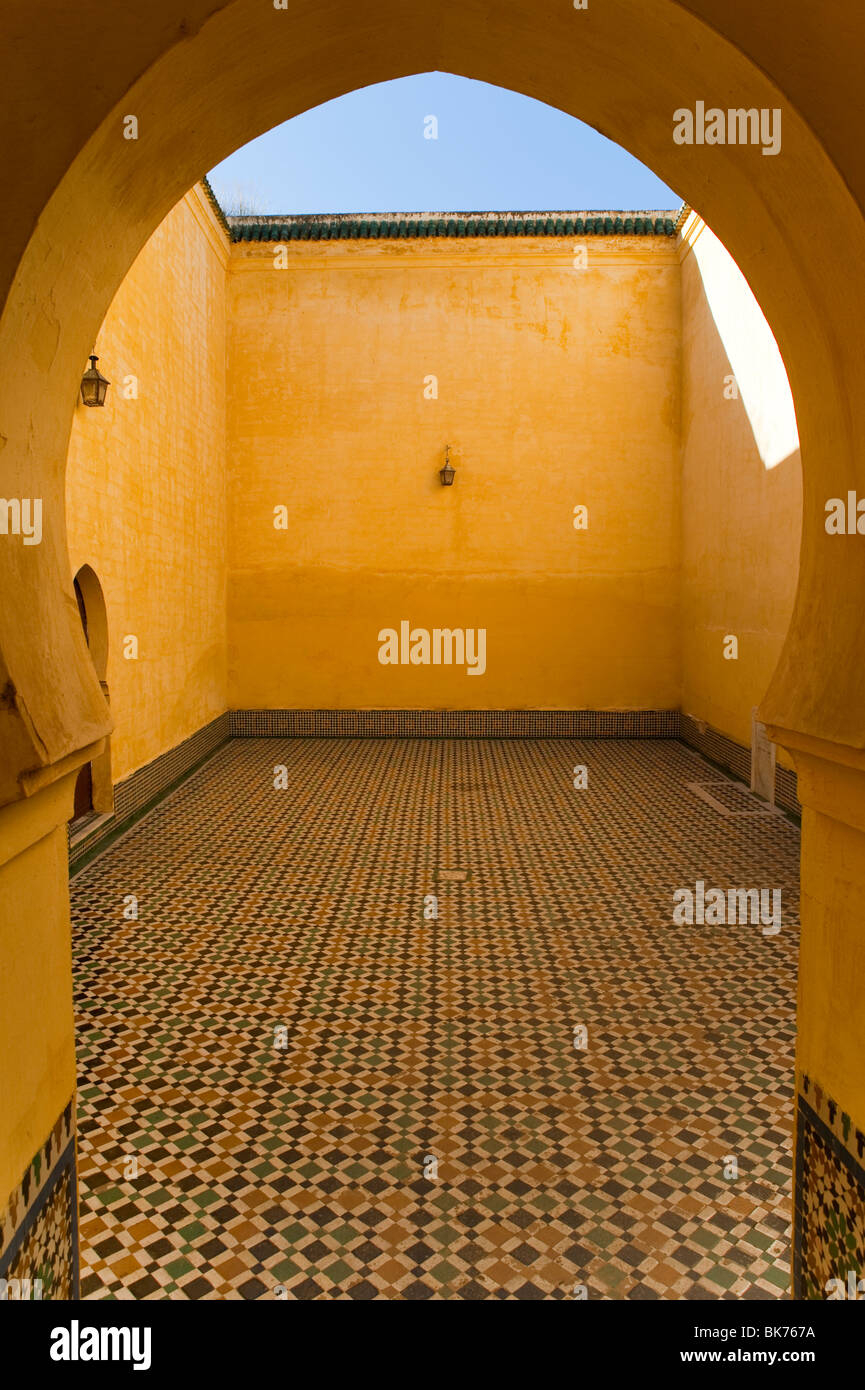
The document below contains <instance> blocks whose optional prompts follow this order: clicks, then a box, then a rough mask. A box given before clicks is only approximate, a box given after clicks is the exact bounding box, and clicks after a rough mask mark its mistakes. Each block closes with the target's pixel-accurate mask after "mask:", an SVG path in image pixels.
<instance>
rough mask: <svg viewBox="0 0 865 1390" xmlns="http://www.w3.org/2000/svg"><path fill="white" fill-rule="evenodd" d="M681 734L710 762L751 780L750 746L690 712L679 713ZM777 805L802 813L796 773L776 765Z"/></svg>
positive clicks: (786, 809) (680, 736) (683, 740)
mask: <svg viewBox="0 0 865 1390" xmlns="http://www.w3.org/2000/svg"><path fill="white" fill-rule="evenodd" d="M678 736H679V738H680V739H681V740H682V742H683V743H687V745H688V747H689V748H694V749H696V751H697V752H698V753H701V754H702V755H703V757H704V758H708V759H709V761H710V762H713V763H717V765H718V767H722V768H724V769H725V770H726V771H727V772H732V774H733V776H734V777H736V778H738V780H739V781H740V782H744V783H746V785H747V784H748V783H749V782H750V780H751V750H750V748H744V747H743V746H742V744H741V743H735V742H734V741H733V739H731V738H728V737H727V735H726V734H719V733H718V731H717V729H710V728H709V727H708V725H704V724H702V723H701V722H700V721H699V720H697V719H692V717H691V715H690V714H680V715H679V732H678ZM775 804H776V805H777V806H783V808H784V810H785V811H791V812H792V813H793V815H795V816H801V814H802V807H801V806H800V804H799V798H798V795H797V783H796V774H795V772H791V771H789V770H788V769H787V768H786V767H778V766H776V767H775Z"/></svg>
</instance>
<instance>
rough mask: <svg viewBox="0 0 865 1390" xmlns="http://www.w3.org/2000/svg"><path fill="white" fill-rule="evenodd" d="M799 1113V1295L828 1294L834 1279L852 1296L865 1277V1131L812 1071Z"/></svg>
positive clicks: (801, 1093) (803, 1080) (802, 1091)
mask: <svg viewBox="0 0 865 1390" xmlns="http://www.w3.org/2000/svg"><path fill="white" fill-rule="evenodd" d="M806 1096H807V1097H808V1099H806ZM809 1101H810V1104H809ZM797 1118H798V1123H797V1130H796V1208H797V1212H798V1215H799V1220H798V1223H797V1231H796V1251H795V1260H794V1267H795V1288H796V1297H797V1298H806V1299H818V1300H823V1299H825V1298H826V1297H827V1293H828V1292H829V1287H827V1286H828V1281H829V1280H830V1279H840V1280H841V1283H842V1285H843V1287H844V1289H845V1291H846V1296H848V1297H849V1293H850V1289H851V1286H853V1285H858V1283H859V1281H860V1280H862V1279H865V1168H863V1164H862V1159H863V1150H865V1135H863V1133H862V1131H861V1130H856V1129H854V1127H853V1125H852V1124H851V1121H850V1116H849V1115H846V1114H844V1113H843V1112H842V1111H841V1109H840V1106H838V1105H837V1104H836V1103H835V1101H833V1100H832V1099H831V1098H830V1097H828V1096H826V1094H825V1092H824V1091H823V1090H822V1088H821V1087H820V1086H819V1085H814V1084H813V1083H812V1082H811V1080H810V1078H809V1077H807V1076H803V1077H801V1078H800V1091H799V1097H798V1117H797ZM851 1274H852V1276H853V1278H852V1280H851V1278H850V1276H851ZM836 1288H837V1286H836ZM858 1296H859V1297H861V1296H862V1294H861V1292H860V1293H859V1295H858Z"/></svg>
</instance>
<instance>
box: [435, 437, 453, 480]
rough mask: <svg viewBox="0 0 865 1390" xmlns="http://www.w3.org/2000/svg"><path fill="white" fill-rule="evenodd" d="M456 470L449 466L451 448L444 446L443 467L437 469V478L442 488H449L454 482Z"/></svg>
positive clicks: (447, 445) (448, 445)
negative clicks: (440, 481) (439, 479)
mask: <svg viewBox="0 0 865 1390" xmlns="http://www.w3.org/2000/svg"><path fill="white" fill-rule="evenodd" d="M455 472H456V469H455V468H453V467H452V466H451V446H450V444H446V445H445V466H444V468H440V469H439V477H440V478H441V480H442V487H450V486H451V484H452V483H453V480H454V473H455Z"/></svg>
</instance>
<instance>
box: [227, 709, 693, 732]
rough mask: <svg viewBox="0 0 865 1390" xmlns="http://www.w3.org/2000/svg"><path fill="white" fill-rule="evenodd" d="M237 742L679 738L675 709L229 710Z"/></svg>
mask: <svg viewBox="0 0 865 1390" xmlns="http://www.w3.org/2000/svg"><path fill="white" fill-rule="evenodd" d="M230 728H231V733H232V735H233V736H234V737H235V738H256V737H258V738H262V737H263V738H308V737H314V736H321V737H325V738H334V737H340V738H495V739H498V738H678V736H679V712H678V710H674V709H626V710H605V709H233V710H232V711H231V715H230Z"/></svg>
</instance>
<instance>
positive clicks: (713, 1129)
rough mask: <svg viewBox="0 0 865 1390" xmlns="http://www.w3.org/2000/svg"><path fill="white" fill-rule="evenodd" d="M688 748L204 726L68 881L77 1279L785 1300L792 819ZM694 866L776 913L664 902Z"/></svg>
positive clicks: (183, 1291)
mask: <svg viewBox="0 0 865 1390" xmlns="http://www.w3.org/2000/svg"><path fill="white" fill-rule="evenodd" d="M578 764H581V765H585V766H586V767H587V769H588V786H587V787H586V788H584V789H582V790H577V789H575V787H574V785H573V782H574V768H575V766H576V765H578ZM275 767H278V768H284V769H285V771H284V772H277V774H276V775H275V772H274V769H275ZM706 778H707V768H706V764H705V763H704V762H703V761H702V760H701V759H700V758H699V757H698V756H697V755H696V754H695V753H694V752H693V751H691V750H690V749H688V748H686V747H684V746H683V745H682V744H679V743H677V742H674V741H669V740H658V741H656V742H651V741H634V742H628V741H622V742H615V741H604V740H597V741H577V740H574V741H570V740H525V741H517V740H510V741H508V740H499V741H492V740H490V741H483V740H479V739H466V740H438V741H436V740H432V739H426V740H421V739H417V740H411V739H388V740H374V739H369V738H367V739H348V738H341V739H326V738H315V739H301V738H298V739H286V740H267V741H265V740H261V739H249V740H243V739H235V740H233V741H231V742H229V743H227V744H226V745H224V747H223V748H221V749H220V750H219V751H218V752H217V753H216V754H215V755H214V757H213V758H211V760H210V761H209V762H208V763H207V764H206V765H205V766H204V767H202V768H201V769H200V770H199V771H198V772H196V773H195V774H194V775H193V776H192V777H191V778H190V779H189V780H188V781H187V782H185V783H184V784H183V785H182V786H181V788H180V789H179V790H178V791H176V792H175V793H173V794H172V796H170V797H169V798H168V799H166V800H165V801H163V802H162V803H161V804H160V805H159V806H158V807H157V808H156V809H155V810H154V811H153V812H152V813H151V814H150V815H149V816H147V817H146V818H145V819H143V820H141V821H140V822H138V824H136V825H135V826H134V827H133V828H132V829H131V830H130V831H129V832H128V833H127V834H126V835H125V836H124V837H123V838H122V839H120V840H118V841H116V842H115V843H114V844H113V845H111V846H110V847H109V848H108V849H107V850H106V851H105V852H104V853H103V854H102V855H101V856H100V857H99V859H97V860H96V861H94V862H93V863H92V864H90V865H89V866H88V867H87V868H85V869H84V870H82V871H81V872H80V873H79V874H78V875H77V876H76V878H75V879H74V881H73V883H72V909H73V918H74V941H73V946H74V956H75V974H76V1018H77V1030H78V1061H79V1093H78V1106H79V1163H80V1202H81V1236H82V1276H83V1282H82V1294H83V1296H85V1297H91V1298H106V1297H114V1298H121V1299H123V1298H127V1299H133V1298H144V1299H149V1298H155V1299H158V1298H176V1299H187V1298H194V1299H199V1298H205V1299H223V1298H228V1299H273V1298H280V1297H287V1298H289V1299H331V1298H354V1299H367V1298H390V1299H394V1298H395V1299H425V1298H434V1299H438V1298H442V1299H445V1298H450V1299H454V1298H456V1299H502V1298H505V1299H509V1298H517V1299H543V1298H551V1299H571V1298H573V1297H574V1296H575V1290H579V1288H580V1287H583V1288H585V1291H586V1294H587V1296H588V1297H589V1298H590V1299H592V1298H596V1299H597V1298H600V1299H698V1300H700V1299H702V1300H712V1299H717V1298H721V1299H739V1298H745V1299H777V1298H784V1297H786V1296H787V1295H788V1288H789V1265H790V1215H791V1138H792V1125H793V1065H794V1063H793V1043H794V1030H795V987H796V960H797V938H798V919H797V874H798V834H797V831H796V828H795V827H794V826H793V825H791V824H790V822H789V821H787V820H786V819H785V818H783V817H780V816H778V817H775V816H765V817H755V818H751V819H748V818H742V819H739V818H736V817H728V818H724V817H721V816H719V815H718V814H717V813H716V812H715V811H714V810H713V809H712V808H711V807H709V806H708V805H705V804H703V803H701V802H700V801H699V800H697V799H696V798H694V797H693V796H692V795H691V794H690V793H689V792H688V791H687V786H688V784H689V783H690V782H694V781H696V780H706ZM275 782H277V783H279V784H282V783H285V785H284V786H283V785H278V786H275V785H274V783H275ZM697 880H702V881H704V883H705V884H706V887H707V888H708V887H709V886H712V887H717V888H721V889H727V888H730V887H739V888H751V887H757V888H767V889H768V888H772V889H774V888H780V889H781V891H782V903H783V909H782V917H783V925H782V929H781V931H780V932H779V933H778V934H776V935H764V934H763V933H762V932H761V930H760V927H759V926H750V925H728V926H721V927H718V926H708V925H694V926H675V925H674V924H673V916H672V911H673V893H674V892H675V891H676V890H677V889H680V888H683V887H688V886H690V887H692V888H693V886H694V884H695V882H696V881H697ZM132 895H135V897H136V898H137V905H138V916H137V920H128V917H129V914H130V912H131V911H132V910H133V905H132V903H131V897H132ZM433 898H435V899H437V910H438V916H437V918H436V917H434V916H433V915H432V914H433V912H434V909H435V906H436V904H435V903H434V902H433V901H432V899H433ZM124 911H125V912H126V914H127V916H126V917H125V916H124ZM425 913H426V915H425ZM583 1030H585V1031H583ZM734 1173H735V1174H736V1176H733V1174H734Z"/></svg>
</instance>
